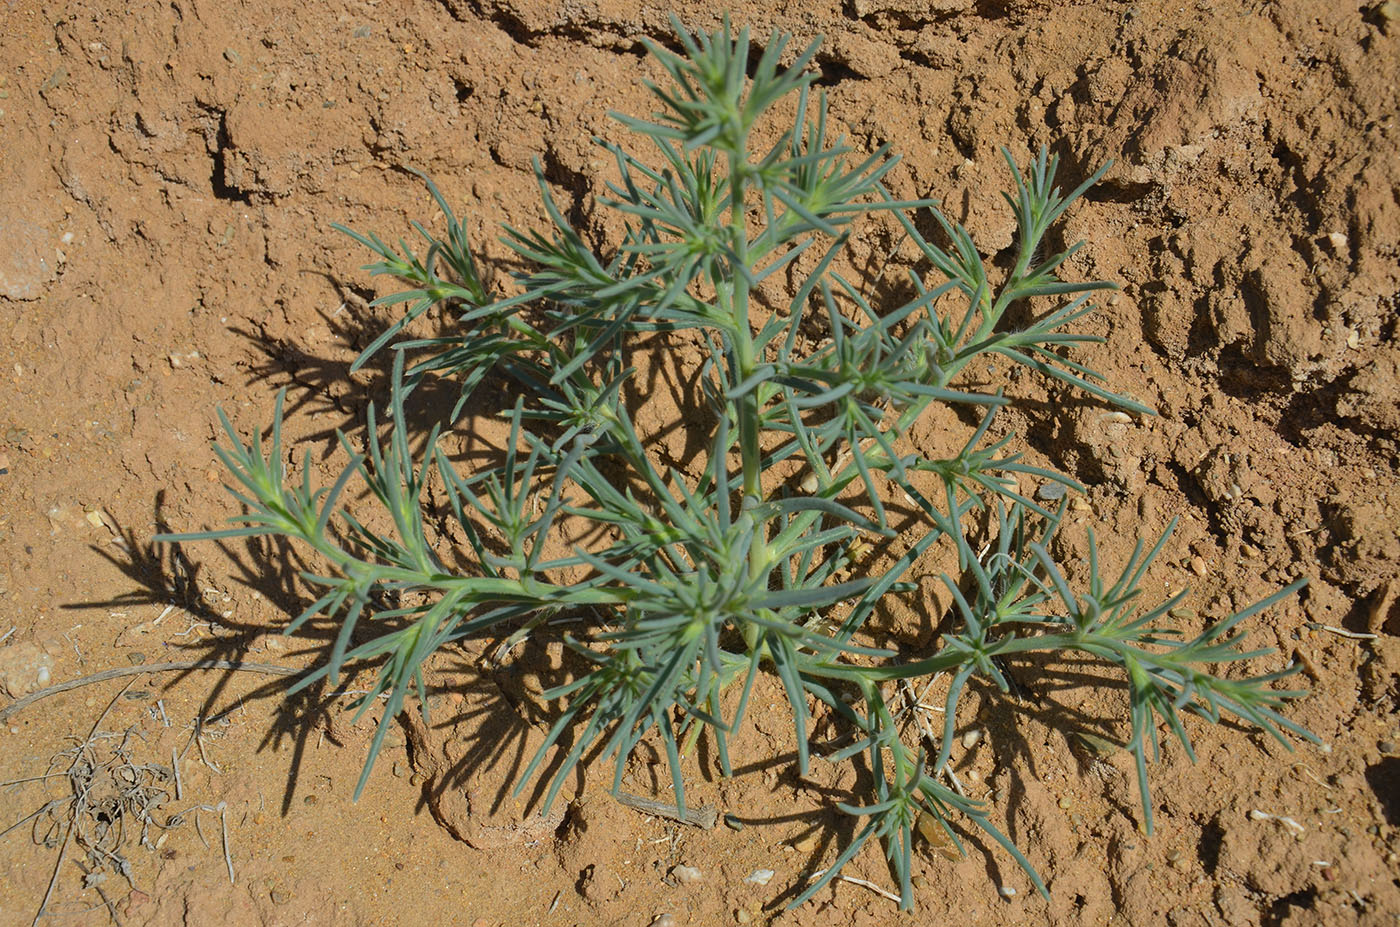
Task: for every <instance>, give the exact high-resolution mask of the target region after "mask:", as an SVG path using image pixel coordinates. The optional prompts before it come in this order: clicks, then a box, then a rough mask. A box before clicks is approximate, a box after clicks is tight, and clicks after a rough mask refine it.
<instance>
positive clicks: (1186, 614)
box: [1168, 605, 1196, 621]
mask: <svg viewBox="0 0 1400 927" xmlns="http://www.w3.org/2000/svg"><path fill="white" fill-rule="evenodd" d="M1168 614H1170V615H1171V616H1172V617H1173V618H1175V619H1177V620H1178V621H1192V620H1194V619H1195V617H1196V610H1195V609H1194V608H1188V607H1187V606H1185V605H1178V606H1177V607H1176V608H1174V609H1172V610H1171V611H1170V612H1168Z"/></svg>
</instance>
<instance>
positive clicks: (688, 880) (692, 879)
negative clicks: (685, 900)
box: [671, 866, 705, 885]
mask: <svg viewBox="0 0 1400 927" xmlns="http://www.w3.org/2000/svg"><path fill="white" fill-rule="evenodd" d="M671 875H673V876H675V878H676V881H677V882H679V883H681V884H682V885H694V884H695V883H696V882H700V881H702V880H704V878H705V874H704V873H703V872H701V871H700V870H699V869H698V868H696V867H695V866H676V867H675V868H673V869H672V870H671Z"/></svg>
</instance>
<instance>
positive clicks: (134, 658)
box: [126, 650, 146, 666]
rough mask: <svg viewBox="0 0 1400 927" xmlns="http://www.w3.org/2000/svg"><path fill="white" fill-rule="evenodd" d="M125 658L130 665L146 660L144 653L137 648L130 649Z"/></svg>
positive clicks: (137, 664) (139, 663)
mask: <svg viewBox="0 0 1400 927" xmlns="http://www.w3.org/2000/svg"><path fill="white" fill-rule="evenodd" d="M126 658H127V659H128V660H130V661H131V665H132V666H140V665H141V664H142V663H145V662H146V655H145V654H144V653H142V652H141V651H139V650H133V651H131V653H129V654H127V655H126Z"/></svg>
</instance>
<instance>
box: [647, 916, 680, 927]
mask: <svg viewBox="0 0 1400 927" xmlns="http://www.w3.org/2000/svg"><path fill="white" fill-rule="evenodd" d="M651 927H676V919H675V918H674V917H672V916H671V915H669V914H659V915H657V917H656V920H654V921H652V922H651Z"/></svg>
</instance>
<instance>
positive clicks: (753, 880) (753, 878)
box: [744, 869, 774, 885]
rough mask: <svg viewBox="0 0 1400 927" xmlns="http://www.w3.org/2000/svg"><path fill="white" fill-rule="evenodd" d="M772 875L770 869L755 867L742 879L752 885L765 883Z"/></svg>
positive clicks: (771, 878)
mask: <svg viewBox="0 0 1400 927" xmlns="http://www.w3.org/2000/svg"><path fill="white" fill-rule="evenodd" d="M773 875H774V872H773V870H772V869H755V870H754V871H753V873H752V874H751V875H750V876H749V877H748V878H747V879H745V880H744V881H745V882H748V883H750V884H752V885H767V884H768V883H769V882H771V881H772V880H773Z"/></svg>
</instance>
